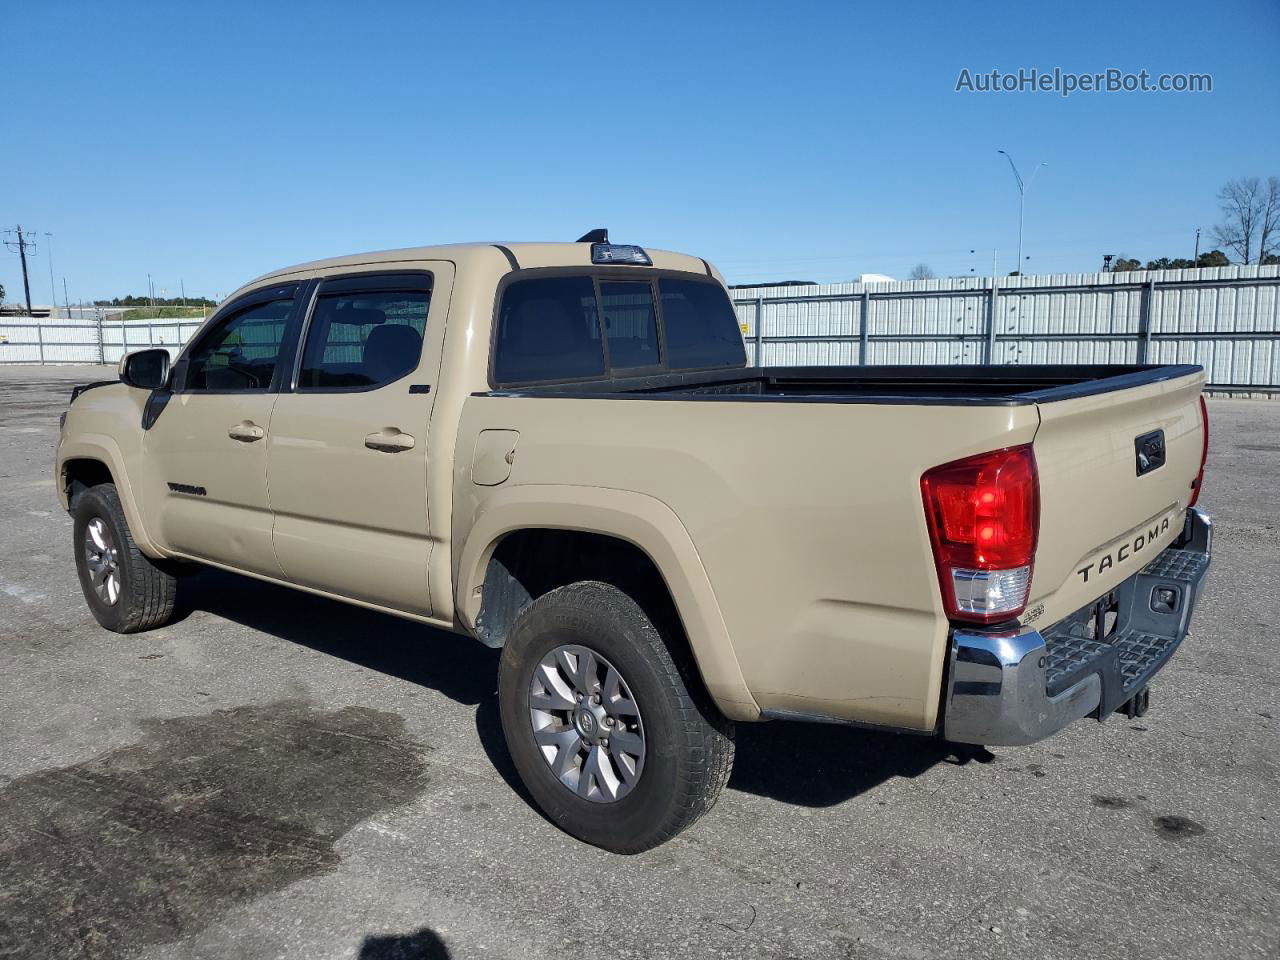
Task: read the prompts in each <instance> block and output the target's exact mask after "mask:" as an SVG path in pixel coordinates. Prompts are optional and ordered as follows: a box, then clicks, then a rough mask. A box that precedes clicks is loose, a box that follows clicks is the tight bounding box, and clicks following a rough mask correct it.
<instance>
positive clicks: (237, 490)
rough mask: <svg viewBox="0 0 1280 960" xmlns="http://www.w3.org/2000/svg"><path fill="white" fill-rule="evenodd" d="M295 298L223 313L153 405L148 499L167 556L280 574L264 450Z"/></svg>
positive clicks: (266, 295)
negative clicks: (169, 553)
mask: <svg viewBox="0 0 1280 960" xmlns="http://www.w3.org/2000/svg"><path fill="white" fill-rule="evenodd" d="M297 291H298V287H297V285H296V284H291V285H285V286H282V287H276V288H273V289H271V290H264V291H257V292H255V293H254V294H252V295H250V296H249V297H247V298H245V299H244V300H243V301H239V302H237V303H235V304H232V305H230V307H228V308H226V309H225V310H224V311H223V315H222V317H221V318H220V319H219V320H217V321H215V322H214V323H213V324H212V325H211V326H210V327H209V328H208V329H207V330H206V331H205V332H204V333H202V334H201V336H200V337H199V338H198V339H197V340H196V341H194V342H193V343H192V345H191V348H190V349H189V350H187V351H186V352H185V353H184V354H183V356H182V357H181V358H180V359H179V361H178V363H177V364H176V366H175V368H174V383H173V390H172V392H171V393H168V394H157V395H155V396H153V397H152V398H151V401H150V402H149V404H148V408H147V423H146V424H144V426H145V427H146V432H145V434H144V440H143V444H144V451H145V457H144V462H145V463H147V464H148V465H149V469H148V471H146V476H145V478H144V483H145V484H146V490H145V491H144V496H145V497H146V498H147V502H148V504H149V506H148V511H149V512H151V513H153V514H154V515H155V516H156V517H158V520H159V522H158V527H157V531H156V533H157V535H158V536H159V539H160V542H161V543H162V544H164V545H165V546H166V547H167V548H168V549H170V550H173V551H175V552H177V553H181V554H184V555H186V556H190V557H195V558H198V559H201V560H208V561H212V562H214V563H219V564H224V565H227V566H231V567H235V568H237V569H240V570H247V571H251V572H254V573H261V574H265V575H268V576H272V577H279V576H281V575H282V573H281V570H280V566H279V564H278V563H277V562H276V560H275V551H274V549H273V548H272V544H271V505H270V503H269V502H268V499H267V446H268V444H269V442H270V431H271V417H272V409H273V407H274V406H275V402H276V398H277V397H278V396H279V394H278V393H277V392H276V391H277V389H278V383H277V379H276V378H277V376H278V374H279V373H280V372H281V370H280V366H281V354H282V352H287V349H286V350H285V351H282V344H283V343H284V342H285V339H286V333H287V331H288V330H289V329H290V324H291V322H292V321H293V315H294V311H295V301H296V294H297Z"/></svg>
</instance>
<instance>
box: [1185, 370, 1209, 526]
mask: <svg viewBox="0 0 1280 960" xmlns="http://www.w3.org/2000/svg"><path fill="white" fill-rule="evenodd" d="M1200 424H1201V426H1202V428H1203V430H1204V446H1202V447H1201V448H1200V472H1199V473H1197V474H1196V479H1195V481H1194V482H1193V483H1192V484H1191V502H1190V503H1188V504H1187V506H1188V507H1194V506H1195V505H1196V501H1197V500H1199V499H1200V488H1201V487H1203V486H1204V465H1205V463H1207V462H1208V460H1209V406H1208V404H1206V403H1205V402H1204V394H1201V395H1200Z"/></svg>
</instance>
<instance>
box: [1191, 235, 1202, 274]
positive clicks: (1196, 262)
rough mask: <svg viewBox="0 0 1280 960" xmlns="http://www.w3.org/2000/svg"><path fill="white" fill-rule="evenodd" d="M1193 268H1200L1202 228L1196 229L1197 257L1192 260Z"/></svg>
mask: <svg viewBox="0 0 1280 960" xmlns="http://www.w3.org/2000/svg"><path fill="white" fill-rule="evenodd" d="M1191 265H1192V266H1193V267H1198V266H1200V228H1199V227H1196V255H1195V256H1194V257H1192V258H1191Z"/></svg>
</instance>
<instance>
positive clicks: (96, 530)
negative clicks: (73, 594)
mask: <svg viewBox="0 0 1280 960" xmlns="http://www.w3.org/2000/svg"><path fill="white" fill-rule="evenodd" d="M72 512H73V516H74V524H73V527H72V530H73V532H74V533H73V535H74V546H75V551H76V571H77V573H79V575H80V588H81V590H83V591H84V598H85V602H86V603H88V604H89V610H90V612H91V613H92V614H93V616H94V619H95V620H97V621H98V623H100V624H102V626H104V627H106V628H107V629H108V630H114V631H115V632H116V633H137V632H139V631H141V630H150V629H151V628H153V627H159V626H163V625H164V624H166V623H168V622H169V620H170V619H171V618H172V617H173V608H174V600H175V599H176V597H177V582H176V580H175V579H174V577H173V576H172V575H171V574H170V573H168V572H167V571H165V570H163V569H161V567H159V566H158V565H157V564H156V563H155V562H154V561H152V560H151V559H150V558H149V557H147V556H146V555H145V554H143V553H142V551H141V550H139V549H138V545H137V544H136V543H135V542H134V540H133V535H132V534H131V533H130V532H129V523H128V521H127V520H126V519H125V516H124V508H123V507H122V506H121V505H120V494H119V493H118V492H117V490H116V488H115V484H111V483H103V484H99V485H98V486H95V487H90V488H89V489H88V490H86V491H84V492H83V493H82V494H80V496H78V497H77V498H76V503H75V508H74V510H73V511H72Z"/></svg>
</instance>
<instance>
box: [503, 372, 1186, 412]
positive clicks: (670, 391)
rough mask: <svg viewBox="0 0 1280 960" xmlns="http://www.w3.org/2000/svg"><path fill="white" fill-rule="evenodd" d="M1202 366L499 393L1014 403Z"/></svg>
mask: <svg viewBox="0 0 1280 960" xmlns="http://www.w3.org/2000/svg"><path fill="white" fill-rule="evenodd" d="M1200 370H1201V368H1200V367H1199V366H1196V365H1194V364H1171V365H1163V366H1162V365H1157V364H1052V365H1048V364H1046V365H1029V366H955V365H938V366H920V365H917V366H905V365H904V366H867V367H749V368H746V369H734V370H711V371H702V372H697V373H686V374H666V375H662V376H649V377H645V376H627V377H615V378H612V379H608V380H592V381H578V382H573V383H557V384H539V385H537V386H532V387H520V388H515V389H508V390H502V391H497V394H499V395H520V396H539V395H541V396H547V395H551V396H559V397H565V396H573V397H605V396H617V395H619V394H623V395H628V396H636V395H644V396H647V397H652V398H654V399H670V400H690V399H695V398H705V399H709V400H711V399H715V400H729V399H736V400H780V401H786V400H792V401H808V402H818V403H910V404H943V405H980V406H1014V405H1022V404H1031V403H1047V402H1050V401H1054V400H1067V399H1070V398H1073V397H1085V396H1091V395H1094V394H1099V393H1108V392H1111V391H1113V390H1123V389H1127V388H1130V387H1137V386H1143V385H1146V384H1151V383H1158V382H1160V381H1165V380H1174V379H1177V378H1178V377H1184V376H1188V375H1190V374H1194V373H1198V372H1199V371H1200Z"/></svg>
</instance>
